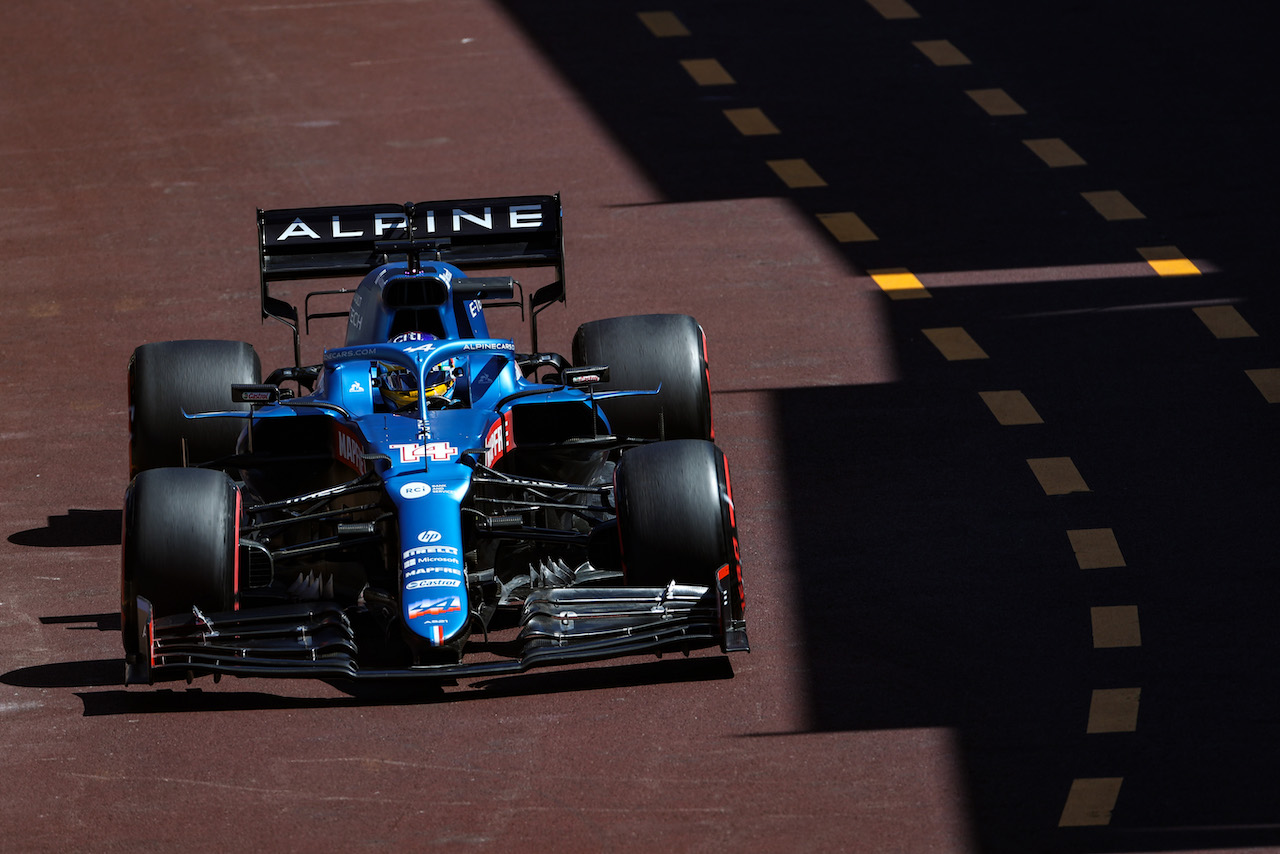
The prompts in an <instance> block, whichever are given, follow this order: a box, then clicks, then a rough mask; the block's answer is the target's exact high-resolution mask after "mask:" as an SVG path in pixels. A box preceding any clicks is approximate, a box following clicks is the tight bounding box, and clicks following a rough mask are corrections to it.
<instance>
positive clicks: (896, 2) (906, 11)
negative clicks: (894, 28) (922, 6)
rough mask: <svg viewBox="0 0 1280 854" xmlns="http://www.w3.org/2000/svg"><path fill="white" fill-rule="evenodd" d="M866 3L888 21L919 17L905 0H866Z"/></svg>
mask: <svg viewBox="0 0 1280 854" xmlns="http://www.w3.org/2000/svg"><path fill="white" fill-rule="evenodd" d="M867 3H868V4H869V5H870V6H871V8H873V9H875V10H876V11H877V12H879V13H880V15H881V16H882V17H884V18H885V19H886V20H889V21H894V20H902V19H904V18H919V17H920V13H919V12H917V11H916V10H915V9H913V8H911V4H909V3H907V0H867Z"/></svg>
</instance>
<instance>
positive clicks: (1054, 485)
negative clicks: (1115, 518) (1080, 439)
mask: <svg viewBox="0 0 1280 854" xmlns="http://www.w3.org/2000/svg"><path fill="white" fill-rule="evenodd" d="M1027 465H1029V466H1031V471H1032V473H1034V474H1035V476H1036V480H1038V481H1040V486H1041V488H1043V489H1044V494H1045V495H1070V494H1071V493H1073V492H1088V491H1089V485H1088V484H1087V483H1085V482H1084V478H1083V477H1081V476H1080V471H1079V469H1077V468H1076V464H1075V463H1073V462H1072V461H1071V458H1070V457H1038V458H1035V459H1029V460H1027Z"/></svg>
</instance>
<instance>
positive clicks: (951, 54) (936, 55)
mask: <svg viewBox="0 0 1280 854" xmlns="http://www.w3.org/2000/svg"><path fill="white" fill-rule="evenodd" d="M912 44H913V45H915V46H916V50H918V51H920V52H921V53H923V54H924V55H925V56H926V57H928V58H929V61H930V62H932V63H933V64H934V65H938V66H946V65H972V64H973V63H971V62H970V61H969V57H967V56H965V55H964V54H963V53H961V52H960V50H959V49H958V48H957V47H956V46H955V45H953V44H952V43H951V42H949V41H947V40H946V39H936V40H933V41H923V42H912Z"/></svg>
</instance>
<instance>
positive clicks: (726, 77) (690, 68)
mask: <svg viewBox="0 0 1280 854" xmlns="http://www.w3.org/2000/svg"><path fill="white" fill-rule="evenodd" d="M680 64H681V65H682V66H684V70H685V71H687V72H689V76H690V77H692V78H693V82H694V83H697V84H698V85H699V86H728V85H730V84H732V83H736V82H737V81H735V80H734V79H733V77H732V76H730V74H729V72H727V71H725V70H724V66H723V65H721V64H720V63H719V62H718V61H717V60H714V59H682V60H680Z"/></svg>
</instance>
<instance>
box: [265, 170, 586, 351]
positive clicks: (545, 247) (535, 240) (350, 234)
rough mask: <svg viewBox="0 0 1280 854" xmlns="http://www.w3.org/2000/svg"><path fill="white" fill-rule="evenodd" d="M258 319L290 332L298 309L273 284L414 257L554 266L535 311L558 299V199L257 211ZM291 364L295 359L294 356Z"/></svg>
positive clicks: (359, 272) (464, 265)
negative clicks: (279, 295) (280, 296)
mask: <svg viewBox="0 0 1280 854" xmlns="http://www.w3.org/2000/svg"><path fill="white" fill-rule="evenodd" d="M258 254H259V262H260V263H259V271H260V286H261V291H262V317H263V318H264V319H265V318H268V317H270V318H274V319H275V320H279V321H280V322H282V323H284V324H285V325H287V326H289V327H290V328H292V330H293V336H294V352H295V356H296V354H297V351H298V310H297V308H296V307H295V306H293V305H291V304H290V303H288V302H285V301H284V300H282V299H278V298H276V297H273V296H272V295H271V292H270V286H271V283H272V282H277V281H287V280H295V279H319V278H329V277H334V276H363V275H365V274H366V273H368V272H370V271H371V270H374V269H376V268H377V267H380V266H382V265H383V264H386V263H389V262H391V261H397V260H407V261H408V262H409V264H410V266H411V267H416V266H417V264H418V260H419V258H420V257H421V256H423V255H425V256H427V259H428V260H437V261H447V262H448V263H450V264H453V265H454V266H456V267H458V268H460V269H462V270H467V271H470V270H485V269H490V270H492V269H500V268H503V269H505V268H519V267H555V268H556V281H555V282H553V283H552V284H550V285H547V286H545V287H542V288H539V289H538V291H537V292H535V293H534V294H532V295H531V296H530V298H529V302H530V307H531V309H532V311H533V314H534V317H535V318H536V316H537V312H538V310H539V309H540V308H544V307H546V305H548V304H550V303H552V302H557V301H560V302H563V301H564V230H563V226H562V223H561V218H560V196H559V194H556V195H554V196H499V197H493V198H484V199H454V200H447V201H436V202H416V203H415V202H407V203H405V204H385V205H342V206H336V207H318V208H280V209H277V210H261V209H260V210H259V211H258ZM295 361H296V359H295Z"/></svg>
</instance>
